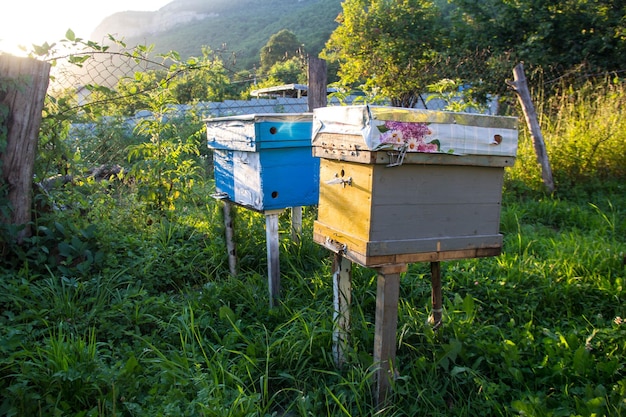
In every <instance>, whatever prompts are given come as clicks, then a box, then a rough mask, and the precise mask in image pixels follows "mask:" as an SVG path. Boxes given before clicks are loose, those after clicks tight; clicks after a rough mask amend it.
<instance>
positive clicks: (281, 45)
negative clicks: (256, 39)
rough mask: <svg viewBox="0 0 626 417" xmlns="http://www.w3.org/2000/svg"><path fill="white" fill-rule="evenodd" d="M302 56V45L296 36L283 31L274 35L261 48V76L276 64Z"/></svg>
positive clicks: (285, 30)
mask: <svg viewBox="0 0 626 417" xmlns="http://www.w3.org/2000/svg"><path fill="white" fill-rule="evenodd" d="M297 55H302V44H301V43H300V41H299V40H298V38H297V37H296V35H295V34H294V33H293V32H291V31H289V30H287V29H283V30H281V31H280V32H278V33H276V34H274V35H272V36H271V37H270V39H269V41H267V43H266V44H265V46H264V47H263V48H261V68H260V73H261V74H267V73H268V72H269V70H270V68H272V67H273V66H274V64H276V63H278V62H282V61H286V60H289V59H290V58H293V57H295V56H297Z"/></svg>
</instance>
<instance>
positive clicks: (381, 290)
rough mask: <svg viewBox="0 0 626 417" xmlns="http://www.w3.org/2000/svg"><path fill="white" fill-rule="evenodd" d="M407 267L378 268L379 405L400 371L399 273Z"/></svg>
mask: <svg viewBox="0 0 626 417" xmlns="http://www.w3.org/2000/svg"><path fill="white" fill-rule="evenodd" d="M406 268H407V265H406V264H404V265H390V266H386V267H382V268H377V270H378V284H377V290H376V325H375V335H374V363H375V364H377V365H378V367H379V368H378V370H377V371H376V375H375V376H376V382H375V388H374V398H375V401H376V404H377V405H378V406H382V405H384V403H385V401H386V399H387V394H388V393H389V390H390V388H391V381H392V378H395V375H396V373H397V369H396V368H395V359H396V332H397V328H398V300H399V296H400V273H401V272H404V271H406Z"/></svg>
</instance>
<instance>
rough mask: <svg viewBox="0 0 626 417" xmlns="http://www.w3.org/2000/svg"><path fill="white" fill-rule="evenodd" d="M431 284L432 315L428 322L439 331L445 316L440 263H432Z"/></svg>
mask: <svg viewBox="0 0 626 417" xmlns="http://www.w3.org/2000/svg"><path fill="white" fill-rule="evenodd" d="M430 282H431V299H432V313H431V314H430V317H429V318H428V322H429V323H430V324H431V325H432V326H433V328H435V329H437V328H438V327H439V326H441V320H442V316H443V297H442V295H441V264H440V263H439V262H431V263H430Z"/></svg>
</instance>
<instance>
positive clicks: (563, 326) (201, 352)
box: [0, 82, 626, 416]
mask: <svg viewBox="0 0 626 417" xmlns="http://www.w3.org/2000/svg"><path fill="white" fill-rule="evenodd" d="M623 93H624V92H623V90H622V87H621V86H620V85H619V84H614V83H612V82H611V83H607V84H606V85H603V86H600V87H597V86H596V87H593V86H589V87H588V90H585V91H577V92H570V93H568V94H567V95H566V94H563V95H561V96H559V97H557V98H555V99H554V101H551V102H550V103H549V105H550V106H551V107H550V110H551V111H550V112H546V113H545V115H544V117H543V119H542V120H544V122H543V123H544V129H545V130H544V135H545V137H546V138H547V140H548V144H549V154H550V156H551V158H552V159H551V162H552V166H553V169H554V172H555V174H556V175H555V177H556V178H557V180H558V181H557V183H558V184H557V192H556V193H555V194H553V195H547V194H546V193H544V192H543V191H542V187H541V183H540V175H539V173H538V168H537V164H536V162H535V161H534V154H533V150H532V145H531V144H530V139H529V138H528V136H527V135H526V134H522V137H521V143H520V152H519V158H518V160H517V162H516V165H515V167H513V168H511V169H507V173H506V182H505V189H504V196H503V206H502V215H501V231H502V233H503V235H504V248H503V253H502V254H501V255H500V256H497V257H493V258H483V259H468V260H461V261H450V262H445V263H443V264H442V276H443V295H444V325H443V326H442V327H441V328H439V329H438V330H437V331H434V330H433V328H432V327H431V326H430V325H429V324H428V323H427V321H428V316H429V314H430V275H429V274H430V272H429V268H428V265H426V264H413V265H410V266H409V268H408V271H407V272H406V273H405V274H403V276H402V285H401V299H400V305H399V312H398V318H399V320H398V345H397V364H396V370H397V375H398V377H397V379H396V380H395V381H393V390H392V392H391V394H390V401H389V403H387V404H385V405H384V406H382V407H377V406H376V404H375V403H374V399H373V395H372V384H371V381H372V376H373V375H374V371H375V368H374V366H373V365H374V364H373V359H372V347H373V338H374V335H373V332H374V317H375V309H376V274H375V272H374V271H372V270H370V269H367V268H362V267H359V266H355V267H354V270H353V305H352V312H351V332H350V339H349V344H348V348H347V352H346V364H345V365H344V367H343V368H341V369H338V368H336V367H335V365H334V364H333V360H332V355H331V352H332V349H331V344H332V331H333V326H334V323H333V321H332V320H333V319H332V317H333V314H332V293H333V292H332V286H331V284H332V282H331V281H332V279H331V275H332V272H331V262H330V257H329V254H328V253H327V251H326V250H325V249H323V248H321V247H320V246H319V245H317V244H315V243H314V242H313V241H312V236H311V234H312V223H313V221H314V219H315V216H316V212H315V209H314V208H306V209H305V211H304V219H303V222H304V233H303V236H302V241H301V242H300V243H299V244H295V243H294V242H292V241H291V239H290V237H289V235H290V218H289V213H288V212H287V211H286V212H285V213H284V214H283V215H281V217H280V225H279V229H280V243H281V244H280V249H281V254H280V262H281V265H280V266H281V273H282V274H281V275H282V277H281V278H282V281H281V286H282V297H281V299H280V302H279V303H277V306H276V307H275V308H274V309H272V310H270V309H269V308H268V300H267V295H268V290H267V277H266V266H267V265H266V255H265V231H264V219H263V216H260V215H258V214H256V213H253V212H250V211H248V210H237V212H236V213H235V223H236V240H237V242H238V253H239V261H240V274H239V275H238V276H237V277H232V276H230V274H229V272H228V262H227V256H226V248H225V243H224V238H223V226H222V219H221V208H220V206H219V204H218V203H217V202H215V201H214V200H212V199H211V198H209V197H206V196H208V195H210V193H211V190H212V187H213V185H212V184H211V182H210V181H207V182H206V183H204V184H195V186H194V189H193V192H192V193H191V194H190V195H188V196H185V197H184V199H183V200H179V201H177V202H176V204H175V207H176V209H174V210H169V209H167V210H163V211H160V212H155V211H150V210H148V209H146V205H145V204H142V201H141V200H138V199H136V198H135V196H134V195H133V194H132V192H130V191H129V190H132V188H131V189H128V188H124V185H123V184H119V183H106V184H100V185H98V184H84V185H83V186H79V187H75V188H73V189H71V190H67V191H63V192H61V193H60V194H59V195H58V198H59V201H65V198H66V196H67V197H68V198H71V201H72V202H73V204H70V205H68V207H67V209H66V210H65V211H63V212H62V213H55V212H53V213H50V214H48V215H43V216H41V217H39V218H38V220H37V230H38V231H39V232H38V234H37V235H36V236H34V237H33V238H32V239H31V240H30V242H29V245H26V246H24V247H22V248H14V250H15V251H16V252H15V253H14V254H13V255H15V256H13V257H11V258H10V259H9V258H7V259H4V260H3V261H2V264H1V269H0V328H2V332H0V390H1V391H2V394H3V395H2V399H1V400H0V415H7V416H26V415H28V416H50V415H62V416H320V415H328V416H415V415H428V416H515V415H526V416H592V415H595V416H626V364H625V362H624V357H626V322H625V321H624V319H625V318H626V291H625V290H624V281H625V279H626V266H625V265H624V255H625V254H626V193H625V192H624V189H623V179H624V177H623V175H624V172H623V168H624V166H625V165H624V164H623V159H620V158H623V155H624V152H625V151H626V141H624V139H623V137H622V136H621V135H622V131H624V129H623V127H620V126H621V123H622V121H621V120H620V119H619V118H614V117H612V116H611V117H610V115H611V114H612V112H613V113H614V112H617V111H619V110H618V109H617V108H616V107H615V106H617V103H620V100H622V99H623V98H624V97H623ZM605 106H606V107H605ZM583 115H584V116H583ZM548 118H549V120H548ZM585 123H587V124H586V125H585ZM584 126H595V127H596V129H587V128H584ZM609 127H610V129H609ZM613 131H614V133H611V134H609V132H613ZM600 132H604V133H603V134H600ZM603 138H606V140H604V139H603ZM620 155H621V156H620Z"/></svg>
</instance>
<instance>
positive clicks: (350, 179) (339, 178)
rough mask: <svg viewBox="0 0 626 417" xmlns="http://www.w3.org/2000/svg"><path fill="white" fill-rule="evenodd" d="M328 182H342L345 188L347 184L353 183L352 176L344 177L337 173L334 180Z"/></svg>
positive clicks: (332, 183)
mask: <svg viewBox="0 0 626 417" xmlns="http://www.w3.org/2000/svg"><path fill="white" fill-rule="evenodd" d="M326 184H328V185H335V184H341V185H342V186H343V188H346V185H352V177H348V178H343V177H340V176H339V175H338V174H335V178H333V179H332V180H328V181H326Z"/></svg>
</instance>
